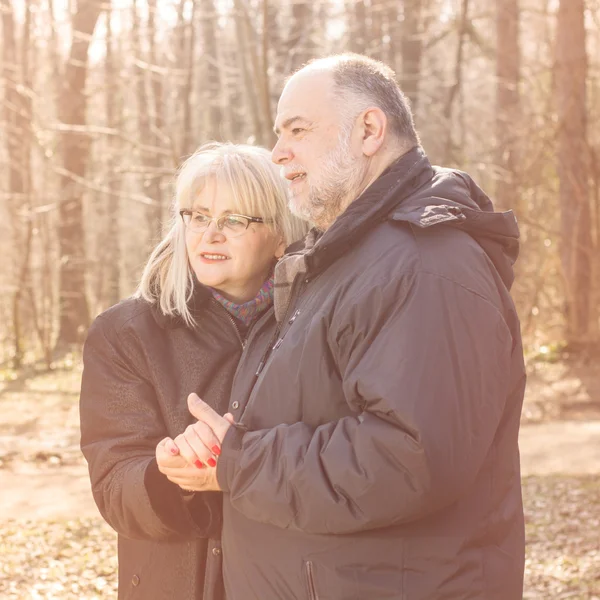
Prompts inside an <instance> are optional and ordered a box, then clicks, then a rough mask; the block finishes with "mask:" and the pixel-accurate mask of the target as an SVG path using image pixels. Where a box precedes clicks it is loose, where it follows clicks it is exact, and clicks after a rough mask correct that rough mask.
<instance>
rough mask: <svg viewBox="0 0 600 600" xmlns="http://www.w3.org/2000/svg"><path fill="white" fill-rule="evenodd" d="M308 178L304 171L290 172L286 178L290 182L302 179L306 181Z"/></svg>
mask: <svg viewBox="0 0 600 600" xmlns="http://www.w3.org/2000/svg"><path fill="white" fill-rule="evenodd" d="M305 177H306V173H305V172H304V171H290V172H289V173H286V174H285V178H286V179H287V180H288V181H292V182H294V181H298V180H300V179H304V178H305Z"/></svg>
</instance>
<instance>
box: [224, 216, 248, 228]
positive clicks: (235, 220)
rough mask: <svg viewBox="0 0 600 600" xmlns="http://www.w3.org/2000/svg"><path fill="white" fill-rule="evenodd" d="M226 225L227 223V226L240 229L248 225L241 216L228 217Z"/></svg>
mask: <svg viewBox="0 0 600 600" xmlns="http://www.w3.org/2000/svg"><path fill="white" fill-rule="evenodd" d="M225 225H227V227H231V228H232V229H240V228H242V227H245V226H246V220H245V219H240V218H239V217H227V219H226V220H225Z"/></svg>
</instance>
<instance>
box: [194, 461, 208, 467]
mask: <svg viewBox="0 0 600 600" xmlns="http://www.w3.org/2000/svg"><path fill="white" fill-rule="evenodd" d="M208 463H209V464H210V461H208ZM194 464H195V465H196V466H197V467H198V468H199V469H204V465H203V464H202V463H201V462H200V461H199V460H196V461H194ZM211 466H212V465H211Z"/></svg>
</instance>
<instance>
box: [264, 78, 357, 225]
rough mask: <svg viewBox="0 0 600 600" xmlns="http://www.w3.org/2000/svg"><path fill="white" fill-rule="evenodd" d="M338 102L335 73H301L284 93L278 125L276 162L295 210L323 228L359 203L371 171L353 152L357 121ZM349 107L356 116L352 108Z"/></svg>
mask: <svg viewBox="0 0 600 600" xmlns="http://www.w3.org/2000/svg"><path fill="white" fill-rule="evenodd" d="M337 100H339V99H336V97H335V90H334V82H333V78H332V76H331V74H330V73H329V72H326V71H307V72H300V73H297V74H296V75H294V76H293V77H292V78H291V79H290V81H289V82H288V84H287V85H286V87H285V89H284V91H283V94H282V95H281V98H280V100H279V105H278V107H277V118H276V121H275V130H276V132H277V133H278V135H279V140H278V142H277V144H276V145H275V147H274V148H273V154H272V158H273V162H275V163H276V164H278V165H280V166H281V167H282V174H283V175H284V177H285V178H286V179H287V180H288V181H289V182H290V183H289V185H290V191H291V200H290V208H291V210H292V212H294V213H295V214H296V215H298V216H300V217H302V218H304V219H308V220H310V221H313V222H314V223H315V224H316V225H317V226H320V227H321V228H326V227H328V226H329V225H331V223H332V222H333V221H334V220H335V218H336V217H337V216H339V214H340V213H341V212H343V210H344V209H345V208H346V206H347V205H348V203H349V202H351V201H352V200H354V199H355V197H356V195H357V194H358V190H359V187H360V182H361V180H362V178H363V177H364V173H365V169H366V159H365V157H363V156H362V153H361V152H360V148H353V139H352V132H353V128H352V125H353V123H354V121H351V122H350V123H344V122H343V119H344V116H343V115H341V114H340V110H339V102H338V101H337ZM344 108H345V111H343V112H344V113H345V114H348V113H349V114H350V115H353V111H352V107H351V106H346V107H344ZM346 120H348V117H347V116H346ZM355 145H356V144H355Z"/></svg>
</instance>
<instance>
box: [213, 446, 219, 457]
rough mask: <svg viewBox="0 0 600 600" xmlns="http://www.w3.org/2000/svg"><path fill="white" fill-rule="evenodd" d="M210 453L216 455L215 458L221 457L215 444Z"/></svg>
mask: <svg viewBox="0 0 600 600" xmlns="http://www.w3.org/2000/svg"><path fill="white" fill-rule="evenodd" d="M212 451H213V454H216V455H217V456H221V448H219V446H217V445H216V444H215V445H214V446H213V447H212Z"/></svg>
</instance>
